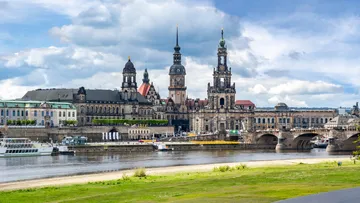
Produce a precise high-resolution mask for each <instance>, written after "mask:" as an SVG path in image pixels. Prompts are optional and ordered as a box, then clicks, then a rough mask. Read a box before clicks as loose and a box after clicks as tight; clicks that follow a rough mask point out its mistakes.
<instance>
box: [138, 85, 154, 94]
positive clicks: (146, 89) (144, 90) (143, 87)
mask: <svg viewBox="0 0 360 203" xmlns="http://www.w3.org/2000/svg"><path fill="white" fill-rule="evenodd" d="M150 86H151V85H150V84H149V83H143V84H141V86H140V87H139V89H138V92H139V93H140V94H141V95H142V96H144V97H145V96H146V95H147V94H148V92H149V90H150Z"/></svg>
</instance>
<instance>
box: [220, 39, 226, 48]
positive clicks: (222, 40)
mask: <svg viewBox="0 0 360 203" xmlns="http://www.w3.org/2000/svg"><path fill="white" fill-rule="evenodd" d="M219 45H220V46H221V47H224V46H225V40H224V39H221V40H220V42H219Z"/></svg>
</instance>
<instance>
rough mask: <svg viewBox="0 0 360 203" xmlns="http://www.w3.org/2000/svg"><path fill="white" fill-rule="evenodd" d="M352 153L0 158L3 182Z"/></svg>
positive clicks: (170, 153) (219, 152) (226, 152)
mask: <svg viewBox="0 0 360 203" xmlns="http://www.w3.org/2000/svg"><path fill="white" fill-rule="evenodd" d="M349 156H350V155H349V153H347V154H346V155H344V154H342V155H341V154H335V155H329V154H328V153H327V152H326V151H325V149H313V150H311V151H307V152H283V153H276V152H275V151H263V150H255V151H240V150H239V151H235V150H232V151H172V152H147V153H126V154H124V153H122V154H119V153H112V154H78V155H75V156H69V155H59V156H37V157H35V156H34V157H7V158H0V171H1V173H0V182H12V181H19V180H28V179H38V178H46V177H56V176H67V175H75V174H86V173H95V172H107V171H115V170H123V169H133V168H139V167H146V168H149V167H163V166H179V165H194V164H210V163H226V162H241V161H260V160H281V159H297V158H326V157H349Z"/></svg>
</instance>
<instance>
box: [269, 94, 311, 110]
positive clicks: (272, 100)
mask: <svg viewBox="0 0 360 203" xmlns="http://www.w3.org/2000/svg"><path fill="white" fill-rule="evenodd" d="M268 102H269V103H270V104H273V105H276V104H278V103H280V102H283V103H286V104H287V105H288V106H290V107H308V105H307V104H306V102H305V101H301V100H296V99H293V98H291V97H289V96H288V95H286V96H285V97H280V96H273V97H271V98H269V99H268Z"/></svg>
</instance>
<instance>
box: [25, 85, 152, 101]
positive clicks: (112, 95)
mask: <svg viewBox="0 0 360 203" xmlns="http://www.w3.org/2000/svg"><path fill="white" fill-rule="evenodd" d="M77 99H78V89H55V88H53V89H37V90H32V91H28V92H27V93H26V94H25V95H24V96H23V97H22V100H35V101H54V102H57V101H61V102H71V103H73V102H76V101H77ZM85 100H86V102H101V103H104V102H106V103H123V102H139V103H149V104H151V102H150V101H148V100H147V99H146V98H145V97H144V96H143V95H141V94H140V93H139V92H128V93H125V92H121V91H118V90H101V89H87V90H86V95H85Z"/></svg>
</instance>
